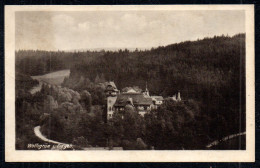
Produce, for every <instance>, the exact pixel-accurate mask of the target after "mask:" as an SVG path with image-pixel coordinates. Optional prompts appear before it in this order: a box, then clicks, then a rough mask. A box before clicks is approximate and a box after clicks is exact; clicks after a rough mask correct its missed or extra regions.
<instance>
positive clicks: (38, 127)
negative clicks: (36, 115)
mask: <svg viewBox="0 0 260 168" xmlns="http://www.w3.org/2000/svg"><path fill="white" fill-rule="evenodd" d="M40 128H41V126H37V127H34V134H35V135H36V136H37V137H38V138H40V139H41V140H43V141H45V142H48V143H54V144H65V143H61V142H58V141H53V140H50V139H48V138H46V137H45V136H44V135H42V133H41V130H40Z"/></svg>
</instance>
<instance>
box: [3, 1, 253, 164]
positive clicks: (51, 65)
mask: <svg viewBox="0 0 260 168" xmlns="http://www.w3.org/2000/svg"><path fill="white" fill-rule="evenodd" d="M254 73H255V71H254V6H253V5H183V6H181V5H147V6H145V5H141V6H135V5H128V6H52V5H50V6H8V5H7V6H5V160H6V161H7V162H52V161H56V162H253V161H254V160H255V86H254V77H255V74H254Z"/></svg>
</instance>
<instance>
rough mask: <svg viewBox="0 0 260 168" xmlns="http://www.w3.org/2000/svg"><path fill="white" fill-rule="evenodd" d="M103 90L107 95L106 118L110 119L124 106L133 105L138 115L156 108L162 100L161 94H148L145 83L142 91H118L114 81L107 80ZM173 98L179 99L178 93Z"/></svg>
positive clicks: (123, 108) (122, 109)
mask: <svg viewBox="0 0 260 168" xmlns="http://www.w3.org/2000/svg"><path fill="white" fill-rule="evenodd" d="M105 92H106V96H107V119H111V118H112V117H113V114H114V112H119V113H120V112H124V111H125V107H126V106H132V107H134V108H135V109H136V111H137V112H138V113H139V114H140V115H142V116H144V115H145V114H146V113H147V112H149V111H151V110H152V109H156V108H158V106H160V105H161V104H163V100H164V99H163V97H162V96H150V94H149V90H148V88H147V85H146V89H145V91H144V92H142V93H139V92H136V91H135V90H134V89H130V90H128V91H127V92H122V93H120V91H119V90H118V89H117V87H116V85H115V83H114V82H108V84H107V87H106V91H105ZM174 98H175V99H176V101H177V100H181V99H180V94H179V93H178V95H177V96H175V97H174ZM174 98H173V99H174Z"/></svg>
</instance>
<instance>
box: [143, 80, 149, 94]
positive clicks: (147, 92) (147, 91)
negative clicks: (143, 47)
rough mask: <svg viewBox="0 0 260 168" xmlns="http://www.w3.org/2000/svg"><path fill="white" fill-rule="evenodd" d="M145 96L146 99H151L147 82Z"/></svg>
mask: <svg viewBox="0 0 260 168" xmlns="http://www.w3.org/2000/svg"><path fill="white" fill-rule="evenodd" d="M143 94H144V96H145V97H150V94H149V90H148V88H147V82H146V86H145V91H144V93H143Z"/></svg>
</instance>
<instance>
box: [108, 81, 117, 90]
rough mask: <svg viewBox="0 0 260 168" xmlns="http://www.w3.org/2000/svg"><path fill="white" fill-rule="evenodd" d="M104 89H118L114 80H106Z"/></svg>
mask: <svg viewBox="0 0 260 168" xmlns="http://www.w3.org/2000/svg"><path fill="white" fill-rule="evenodd" d="M106 91H118V90H117V88H116V84H115V82H112V81H110V82H107V83H106Z"/></svg>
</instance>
